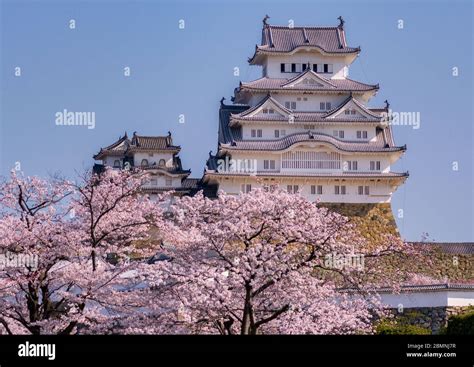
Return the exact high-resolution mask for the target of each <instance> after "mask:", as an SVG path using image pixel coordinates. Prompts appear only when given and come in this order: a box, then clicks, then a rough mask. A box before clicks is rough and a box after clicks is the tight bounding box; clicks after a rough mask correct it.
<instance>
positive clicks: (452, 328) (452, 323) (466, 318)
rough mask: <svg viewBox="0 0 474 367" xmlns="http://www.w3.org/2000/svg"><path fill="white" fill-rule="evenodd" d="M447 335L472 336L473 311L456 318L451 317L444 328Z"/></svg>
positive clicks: (473, 331)
mask: <svg viewBox="0 0 474 367" xmlns="http://www.w3.org/2000/svg"><path fill="white" fill-rule="evenodd" d="M446 334H447V335H453V334H462V335H474V309H471V310H469V311H467V312H464V313H462V314H460V315H457V316H451V317H450V318H449V320H448V327H447V328H446Z"/></svg>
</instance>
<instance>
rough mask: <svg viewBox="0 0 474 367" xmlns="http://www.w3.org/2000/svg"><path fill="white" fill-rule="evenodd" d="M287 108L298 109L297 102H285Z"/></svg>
mask: <svg viewBox="0 0 474 367" xmlns="http://www.w3.org/2000/svg"><path fill="white" fill-rule="evenodd" d="M285 108H287V109H289V110H296V102H288V101H287V102H285Z"/></svg>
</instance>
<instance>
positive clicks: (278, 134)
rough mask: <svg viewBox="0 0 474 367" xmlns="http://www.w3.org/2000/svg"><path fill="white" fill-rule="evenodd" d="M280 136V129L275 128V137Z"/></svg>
mask: <svg viewBox="0 0 474 367" xmlns="http://www.w3.org/2000/svg"><path fill="white" fill-rule="evenodd" d="M279 137H280V130H275V138H279Z"/></svg>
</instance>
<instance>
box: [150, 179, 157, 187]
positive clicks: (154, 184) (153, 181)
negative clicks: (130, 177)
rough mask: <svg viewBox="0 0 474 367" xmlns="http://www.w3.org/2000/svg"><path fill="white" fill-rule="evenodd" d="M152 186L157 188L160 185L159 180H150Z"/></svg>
mask: <svg viewBox="0 0 474 367" xmlns="http://www.w3.org/2000/svg"><path fill="white" fill-rule="evenodd" d="M150 185H151V186H157V185H158V179H157V178H151V179H150Z"/></svg>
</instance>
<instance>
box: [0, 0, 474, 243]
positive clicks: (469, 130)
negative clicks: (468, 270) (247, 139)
mask: <svg viewBox="0 0 474 367" xmlns="http://www.w3.org/2000/svg"><path fill="white" fill-rule="evenodd" d="M1 3H2V6H1V23H0V31H1V54H0V55H1V56H0V60H1V69H2V70H1V88H0V89H1V104H0V107H1V124H0V129H1V130H0V134H1V135H0V144H1V156H0V165H1V167H0V168H1V169H0V173H1V174H3V175H5V174H7V173H8V171H9V170H10V169H11V168H12V167H13V165H14V164H15V162H20V163H21V168H22V170H23V171H25V172H26V173H27V174H29V175H47V174H48V173H54V172H62V173H63V174H65V175H67V176H70V177H72V176H73V175H74V172H75V171H76V170H81V169H82V168H85V167H90V166H91V165H92V164H93V159H92V155H93V154H94V153H96V152H97V151H98V149H99V148H100V147H101V146H105V145H108V144H110V143H112V142H113V141H114V140H115V139H117V138H118V137H119V135H121V134H123V133H124V131H128V133H129V134H131V133H133V131H137V132H138V133H139V134H143V135H165V134H166V133H167V131H168V130H171V131H172V133H173V137H174V142H175V143H176V144H179V145H181V147H182V152H181V158H182V161H183V166H184V167H185V168H191V169H192V177H200V176H201V174H202V171H203V168H204V163H205V160H206V158H207V155H208V152H209V151H210V150H211V149H212V150H213V151H215V150H216V145H217V122H218V120H217V118H218V107H219V100H220V98H221V97H222V96H225V97H227V100H228V101H229V99H230V97H231V96H232V95H233V89H234V88H235V87H236V86H237V85H238V83H239V81H240V80H242V81H249V80H253V79H256V78H258V77H259V76H260V73H261V70H260V68H259V67H258V66H249V65H248V63H247V58H248V57H249V56H251V55H252V54H253V51H254V47H255V44H256V43H259V42H260V38H261V25H262V22H261V20H262V18H263V16H264V15H265V14H269V15H270V17H271V18H270V21H269V22H270V24H279V25H288V21H289V20H290V19H293V21H294V23H295V25H296V26H298V25H329V26H335V25H337V24H338V20H337V17H338V16H339V15H342V16H343V17H344V19H345V21H346V23H345V28H346V34H347V39H348V43H349V45H350V46H361V48H362V52H361V54H360V56H359V58H358V59H357V60H356V61H355V62H354V63H353V65H352V66H351V69H350V77H351V78H353V79H356V80H359V81H362V82H366V83H380V87H381V88H380V90H379V92H378V94H377V95H376V97H374V98H373V99H372V100H371V101H370V105H371V106H382V105H383V101H384V100H385V99H388V100H389V101H390V103H391V107H392V108H393V110H394V111H404V112H419V113H420V117H421V126H420V128H419V129H413V128H412V127H411V126H396V127H394V135H395V139H396V143H397V144H398V145H403V144H407V146H408V150H407V152H406V154H405V156H404V157H403V158H402V159H401V160H400V161H399V162H398V163H397V164H396V165H395V166H394V167H393V170H395V171H404V170H409V172H410V177H409V179H408V181H407V182H406V184H405V185H404V186H402V187H401V188H400V189H399V190H398V191H397V192H396V193H395V194H394V197H393V202H392V203H393V204H392V206H393V210H394V212H395V214H397V213H398V210H399V209H403V213H404V215H403V218H397V222H398V225H399V228H400V231H401V233H402V235H403V237H404V238H406V239H408V240H419V239H420V237H421V234H422V233H423V232H428V233H429V234H430V236H431V237H432V238H434V239H435V240H438V241H473V240H474V230H473V222H474V220H473V219H474V214H473V212H474V195H473V183H474V180H473V171H474V161H473V155H474V150H473V141H474V134H473V107H472V102H473V74H472V65H473V54H472V52H473V25H472V23H473V22H472V19H473V7H472V3H471V1H452V0H450V1H435V2H427V1H418V2H407V1H396V2H388V1H385V2H384V1H368V2H367V1H366V2H363V1H324V2H323V1H317V0H311V1H293V0H292V1H290V0H287V1H257V0H253V1H240V2H239V1H227V2H225V1H220V2H218V1H182V2H171V1H167V2H165V1H105V0H102V1H101V0H96V1H72V0H70V1H65V0H63V1H21V0H16V1H13V0H11V1H9V0H3V1H1ZM71 19H73V20H75V29H70V27H69V25H70V20H71ZM181 19H183V20H184V21H185V28H184V29H180V28H179V20H181ZM399 20H403V29H399V28H398V25H399ZM17 67H20V68H21V76H15V71H17V70H18V69H15V68H17ZM124 67H130V71H131V75H130V76H129V77H126V76H124ZM234 67H239V68H240V75H239V76H234ZM453 67H457V68H458V71H459V75H458V76H453V69H452V68H453ZM64 109H67V110H69V111H80V112H95V115H96V126H95V129H87V128H86V127H84V126H56V124H55V114H56V112H58V111H62V110H64ZM181 114H184V116H185V123H184V124H180V123H179V122H178V116H179V115H181ZM453 162H457V165H458V169H457V170H453Z"/></svg>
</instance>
